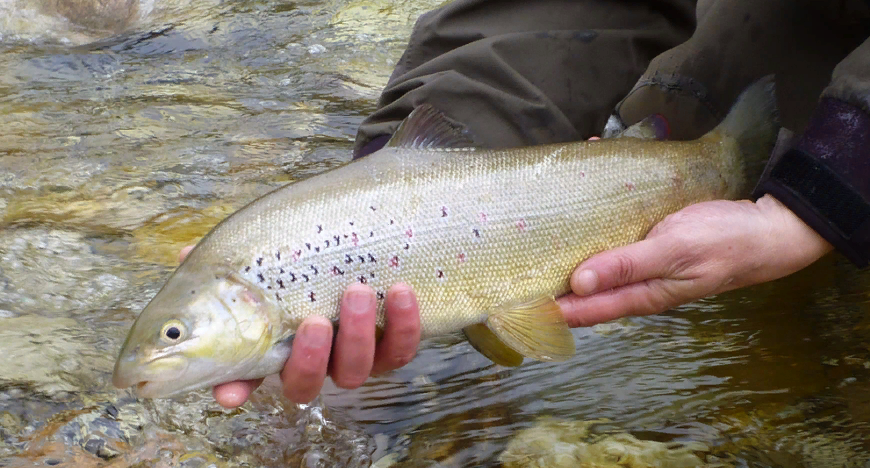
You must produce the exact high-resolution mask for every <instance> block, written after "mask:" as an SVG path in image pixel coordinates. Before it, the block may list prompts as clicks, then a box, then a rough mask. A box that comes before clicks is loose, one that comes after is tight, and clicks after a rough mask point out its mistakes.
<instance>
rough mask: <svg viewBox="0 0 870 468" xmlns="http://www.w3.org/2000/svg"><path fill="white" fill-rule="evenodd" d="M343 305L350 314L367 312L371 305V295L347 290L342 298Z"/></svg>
mask: <svg viewBox="0 0 870 468" xmlns="http://www.w3.org/2000/svg"><path fill="white" fill-rule="evenodd" d="M344 304H345V305H346V306H347V308H348V310H349V311H350V312H353V313H355V314H362V313H365V312H368V310H369V306H370V305H371V294H369V292H368V291H364V290H358V289H356V288H348V290H347V292H346V293H345V296H344Z"/></svg>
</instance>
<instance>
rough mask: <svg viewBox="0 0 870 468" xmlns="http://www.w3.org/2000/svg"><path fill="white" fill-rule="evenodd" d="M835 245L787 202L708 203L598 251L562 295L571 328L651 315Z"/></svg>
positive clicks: (795, 264) (786, 268) (776, 271)
mask: <svg viewBox="0 0 870 468" xmlns="http://www.w3.org/2000/svg"><path fill="white" fill-rule="evenodd" d="M832 249H833V247H832V246H831V244H829V243H828V242H827V241H826V240H824V239H823V238H822V237H821V236H819V235H818V233H816V232H815V231H814V230H813V229H811V228H810V227H809V226H807V225H806V224H805V223H804V222H803V221H801V219H800V218H798V217H797V216H796V215H795V214H794V213H792V212H791V211H790V210H789V209H788V208H787V207H786V206H785V205H783V204H782V203H780V202H779V201H778V200H776V199H775V198H774V197H772V196H770V195H765V196H763V197H761V198H759V199H758V201H757V202H754V203H753V202H751V201H748V200H745V201H726V200H717V201H708V202H703V203H698V204H695V205H691V206H689V207H686V208H684V209H682V210H680V211H679V212H677V213H674V214H672V215H670V216H668V217H667V218H665V219H664V220H663V221H662V222H660V223H659V224H658V225H656V226H655V227H654V228H653V229H652V230H651V231H650V232H649V234H648V235H647V236H646V238H645V239H644V240H642V241H640V242H636V243H633V244H630V245H627V246H624V247H619V248H616V249H612V250H609V251H605V252H601V253H599V254H597V255H593V256H592V257H590V258H589V259H587V260H586V261H584V262H582V263H581V264H580V265H579V266H578V267H577V269H576V270H575V271H574V273H573V274H572V276H571V289H572V291H573V292H574V294H568V295H566V296H563V297H561V298H559V300H558V302H559V305H560V306H561V308H562V313H563V314H564V315H565V319H566V320H567V321H568V324H569V325H570V326H572V327H580V326H591V325H595V324H598V323H602V322H607V321H610V320H614V319H617V318H620V317H625V316H629V315H650V314H656V313H659V312H663V311H665V310H668V309H671V308H673V307H676V306H678V305H680V304H685V303H688V302H692V301H695V300H697V299H701V298H703V297H707V296H711V295H714V294H719V293H722V292H725V291H730V290H732V289H737V288H741V287H744V286H750V285H753V284H758V283H763V282H767V281H772V280H775V279H778V278H781V277H784V276H788V275H790V274H792V273H794V272H796V271H798V270H801V269H803V268H805V267H807V266H809V265H810V264H811V263H813V262H815V261H816V260H818V259H819V258H821V257H822V256H824V255H825V254H827V253H828V252H830V251H831V250H832Z"/></svg>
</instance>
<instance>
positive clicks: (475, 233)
mask: <svg viewBox="0 0 870 468" xmlns="http://www.w3.org/2000/svg"><path fill="white" fill-rule="evenodd" d="M471 232H473V233H474V237H480V231H478V230H477V229H472V230H471Z"/></svg>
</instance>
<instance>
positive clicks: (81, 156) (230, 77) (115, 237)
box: [0, 0, 870, 467]
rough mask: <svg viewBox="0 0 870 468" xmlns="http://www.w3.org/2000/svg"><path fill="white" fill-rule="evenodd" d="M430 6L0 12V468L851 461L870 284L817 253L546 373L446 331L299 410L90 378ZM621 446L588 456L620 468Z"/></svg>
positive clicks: (869, 338) (341, 113) (226, 5)
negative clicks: (582, 457)
mask: <svg viewBox="0 0 870 468" xmlns="http://www.w3.org/2000/svg"><path fill="white" fill-rule="evenodd" d="M60 3H63V2H60ZM439 3H440V2H438V1H436V0H359V1H348V0H330V1H301V2H291V1H278V0H261V1H246V0H238V1H232V2H230V1H219V0H196V1H194V0H150V1H148V0H142V1H135V0H106V1H105V2H104V4H106V5H109V7H111V8H114V10H112V9H111V8H110V9H109V10H106V11H104V12H103V14H111V15H113V16H111V17H112V18H113V20H112V21H111V22H105V21H104V22H102V23H101V22H99V21H97V20H99V18H97V19H96V20H95V19H94V17H93V16H88V11H89V10H88V5H89V2H88V1H85V0H70V1H69V2H68V3H67V7H66V9H64V10H63V11H60V10H58V8H59V7H58V6H57V5H58V2H54V1H50V0H44V1H39V2H32V1H25V0H0V18H2V19H0V50H2V53H0V354H2V359H0V466H6V467H13V466H14V467H17V466H34V465H47V466H118V467H120V466H131V465H137V466H203V467H205V466H312V467H313V466H324V467H327V466H368V465H369V464H370V463H372V462H373V461H375V462H378V466H381V467H386V466H469V467H470V466H499V465H500V463H502V462H504V464H505V466H524V465H528V466H531V465H530V464H531V463H533V462H534V461H535V460H538V461H540V460H548V459H547V458H546V457H547V456H548V455H547V454H548V453H557V452H558V453H562V454H563V455H564V454H566V453H567V454H570V453H573V452H571V451H572V450H578V449H577V447H600V446H602V445H601V444H600V443H599V442H601V441H602V440H605V441H606V440H611V439H610V438H612V437H623V439H620V440H623V441H624V440H627V439H625V437H628V436H631V437H632V439H631V440H632V441H635V442H632V443H636V445H637V447H638V450H639V451H640V452H639V453H641V452H642V453H643V454H650V453H653V452H654V450H653V448H654V447H659V448H661V447H666V449H662V450H664V452H667V451H672V452H673V451H675V450H677V447H683V448H684V449H685V447H690V448H691V449H692V453H693V455H692V456H693V457H694V456H696V457H698V458H697V459H698V460H704V462H706V463H707V464H708V465H709V466H714V465H716V466H747V467H797V466H806V467H829V466H855V467H865V466H870V442H868V441H870V315H868V314H870V276H868V274H867V273H860V272H857V271H856V270H855V269H853V268H852V267H850V266H849V265H848V264H846V263H845V262H844V261H843V260H842V259H841V258H839V257H832V258H829V259H825V260H823V261H822V262H820V263H819V264H818V265H815V266H813V267H812V268H810V269H808V270H806V271H804V272H801V273H800V274H797V275H795V276H793V277H790V278H787V279H784V280H782V281H779V282H776V283H772V284H767V285H762V286H759V287H755V288H751V289H748V290H744V291H738V292H735V293H731V294H727V295H723V296H720V297H716V298H711V299H708V300H705V301H701V302H699V303H696V304H692V305H690V306H685V307H681V308H680V309H679V310H676V311H673V312H670V313H668V314H663V315H660V316H656V317H648V318H637V319H629V320H623V321H619V322H615V323H610V324H605V325H601V326H598V327H594V328H591V329H578V330H575V336H576V339H577V347H578V350H579V352H578V355H577V357H576V358H575V359H573V360H572V361H571V362H569V363H564V364H558V365H552V364H540V363H531V364H527V365H526V366H524V367H522V368H519V369H505V368H499V367H496V366H493V365H491V364H490V363H489V362H488V361H487V360H486V359H485V358H483V357H482V356H480V355H478V354H477V353H476V352H474V351H473V350H472V349H471V348H470V346H469V345H468V344H466V343H464V342H461V341H460V340H459V339H458V337H448V338H444V339H441V340H436V341H432V342H428V343H426V347H425V348H424V349H423V350H421V352H420V355H419V357H418V359H417V360H415V361H414V362H413V363H412V364H411V365H409V366H407V367H405V368H403V369H401V370H399V371H397V372H395V373H393V374H391V375H389V376H387V377H383V378H380V379H376V380H372V381H370V382H369V383H368V384H366V385H365V386H364V387H363V388H361V389H359V390H357V391H339V390H336V389H334V388H331V387H329V388H327V389H326V390H325V392H324V395H323V397H322V399H320V400H318V401H317V402H316V404H314V405H312V406H301V407H298V406H295V405H292V404H289V403H288V402H286V401H284V400H282V399H281V398H280V396H279V392H277V391H276V387H275V382H274V381H271V382H270V381H267V384H266V385H264V388H262V389H261V390H260V391H258V392H257V393H256V394H255V396H254V398H253V399H252V401H251V402H250V403H248V404H246V405H245V406H244V407H242V408H240V409H237V410H233V411H227V410H222V409H221V408H220V407H219V406H217V405H216V404H215V403H214V402H213V401H212V400H211V397H210V394H209V393H208V392H200V393H197V394H193V395H190V396H188V397H186V398H184V399H183V400H180V401H154V402H141V401H137V400H136V399H135V398H133V397H131V396H130V394H129V393H127V392H122V391H117V390H115V389H113V388H112V387H111V385H110V383H109V377H110V372H111V366H112V363H113V360H114V357H115V354H116V352H117V350H118V348H119V347H120V344H121V342H122V340H123V338H124V336H125V334H126V331H127V329H128V327H129V326H130V324H131V323H132V321H133V319H134V317H135V316H136V314H138V312H139V311H140V310H141V308H142V307H143V306H144V305H145V303H146V302H147V301H148V300H149V299H150V297H151V296H153V294H154V293H156V291H157V289H158V288H159V287H160V285H161V284H162V281H163V280H164V279H165V278H166V277H167V275H168V274H169V273H170V272H171V270H172V268H173V267H174V266H175V264H176V255H177V252H178V250H179V249H180V248H181V247H182V246H184V245H187V244H190V243H192V242H195V241H196V240H197V239H198V238H199V237H200V236H202V235H203V234H204V233H205V232H207V231H208V229H209V228H211V227H212V226H213V225H214V224H215V223H217V222H218V221H219V220H220V219H222V218H223V217H225V216H226V215H228V214H230V213H231V212H233V211H234V210H236V209H237V208H239V207H241V206H242V205H243V204H244V203H246V202H248V201H249V200H251V199H253V198H254V197H256V196H258V195H261V194H263V193H265V192H267V191H269V190H271V189H273V188H275V187H278V186H280V185H282V184H285V183H288V182H291V181H293V180H296V179H298V178H300V177H304V176H307V175H310V174H314V173H318V172H321V171H323V170H325V169H327V168H330V167H333V166H335V165H337V164H341V163H343V162H346V161H348V160H349V158H350V148H351V144H352V141H353V137H354V134H355V131H356V127H357V125H358V124H359V122H360V121H361V120H362V118H363V117H364V116H365V115H366V114H367V113H368V112H370V111H371V110H372V109H373V108H374V103H375V100H376V98H377V96H378V93H379V91H380V89H381V88H382V86H383V85H384V84H385V83H386V80H387V77H388V76H389V74H390V72H391V71H392V68H393V66H394V64H395V61H396V60H397V59H398V57H399V55H400V54H401V51H402V50H403V48H404V46H405V43H406V40H407V34H408V33H409V32H410V28H411V25H412V24H413V21H414V19H415V18H416V17H417V16H418V15H419V14H420V13H422V12H423V11H426V10H429V9H431V8H434V7H436V6H438V4H439ZM69 5H72V7H70V6H69ZM64 15H65V16H64ZM77 15H78V16H77ZM546 418H551V419H549V420H547V419H546ZM553 418H554V419H553ZM547 421H550V422H547ZM552 421H557V422H558V424H563V426H560V427H561V429H558V430H556V429H552V428H551V429H547V428H549V427H551V426H548V425H547V424H550V423H552ZM591 422H594V424H592V423H591ZM570 425H574V426H570ZM580 425H582V427H583V428H585V427H587V425H588V427H589V430H588V431H587V430H585V429H583V430H582V431H581V430H579V429H577V430H576V431H574V429H570V430H569V429H566V428H568V427H569V426H570V427H575V426H576V427H578V428H579V427H581V426H580ZM554 427H555V426H554ZM530 428H538V430H539V431H540V433H542V434H544V435H543V436H539V437H538V439H537V445H535V444H527V445H525V446H523V445H522V444H521V443H520V442H519V441H521V440H523V439H517V437H518V436H519V435H522V434H529V432H528V431H527V430H528V429H530ZM524 431H525V432H524ZM572 431H574V432H572ZM575 432H576V434H578V435H576V436H573V435H570V434H574V433H575ZM581 433H582V434H581ZM614 440H615V439H614ZM657 443H668V445H665V444H658V445H656V444H657ZM511 444H514V445H511ZM697 444H702V445H697ZM628 445H630V444H629V443H623V444H622V445H619V444H616V445H609V446H608V447H610V448H609V449H608V450H609V451H606V453H605V455H606V456H604V455H603V456H604V459H603V461H601V463H602V465H601V466H641V465H639V464H637V463H640V462H639V461H638V462H637V463H635V464H632V463H633V462H632V461H631V460H630V458H631V457H629V456H628V455H626V453H628V452H626V450H628V449H626V448H625V447H627V446H628ZM509 446H510V447H511V449H510V451H514V452H511V453H514V455H513V456H515V457H516V456H518V457H519V458H518V459H519V460H525V461H523V462H522V463H521V464H520V465H510V462H509V458H510V457H506V455H504V454H503V452H504V451H505V449H506V447H509ZM515 446H519V447H520V449H517V450H519V452H518V453H519V455H516V453H517V452H515ZM522 447H525V448H522ZM529 447H537V448H529ZM620 447H621V448H620ZM523 450H525V452H523ZM560 450H561V452H559V451H560ZM620 450H622V452H620ZM686 450H688V449H686ZM664 452H662V453H664ZM568 456H569V455H565V457H568ZM644 456H646V455H644ZM650 456H652V457H653V459H654V460H660V461H661V460H665V458H666V457H665V456H664V455H650ZM608 457H609V458H608ZM641 458H642V457H641ZM641 458H638V460H641ZM557 459H559V458H558V457H555V458H552V460H557ZM566 459H567V458H564V457H563V458H562V460H563V461H564V460H566ZM619 463H622V464H619ZM543 464H544V465H549V466H562V465H557V464H556V462H555V461H550V462H547V461H544V462H543ZM717 464H718V465H717ZM565 466H574V465H565ZM660 466H676V465H668V464H662V465H660Z"/></svg>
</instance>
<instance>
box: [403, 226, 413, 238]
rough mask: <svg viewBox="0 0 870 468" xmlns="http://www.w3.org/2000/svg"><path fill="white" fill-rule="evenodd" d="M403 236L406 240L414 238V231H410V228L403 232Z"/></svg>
mask: <svg viewBox="0 0 870 468" xmlns="http://www.w3.org/2000/svg"><path fill="white" fill-rule="evenodd" d="M405 235H406V236H408V239H410V238H412V237H414V231H412V230H411V228H408V230H407V231H405Z"/></svg>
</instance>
